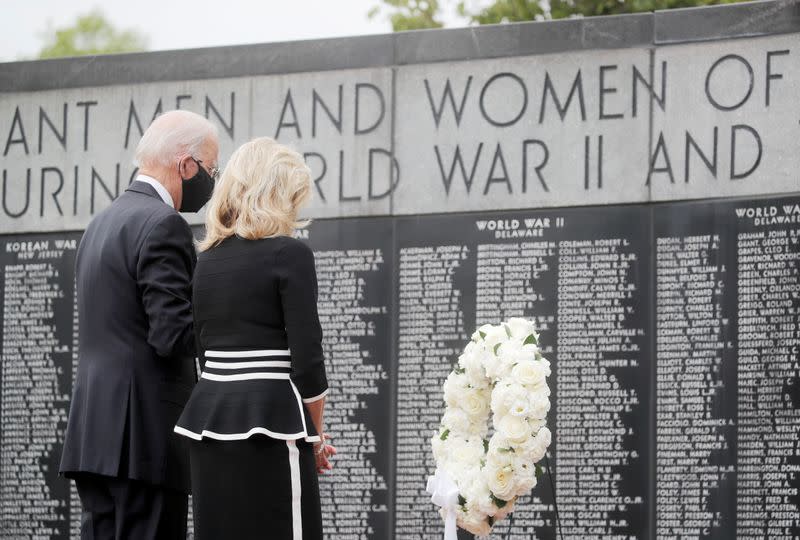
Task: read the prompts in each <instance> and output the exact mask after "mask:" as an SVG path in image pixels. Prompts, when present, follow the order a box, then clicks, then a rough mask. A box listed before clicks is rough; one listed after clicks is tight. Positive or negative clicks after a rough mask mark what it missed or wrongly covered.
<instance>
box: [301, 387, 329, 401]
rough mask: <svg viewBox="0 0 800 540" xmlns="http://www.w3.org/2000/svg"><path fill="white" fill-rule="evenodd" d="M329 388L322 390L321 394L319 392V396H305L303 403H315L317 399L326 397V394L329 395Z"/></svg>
mask: <svg viewBox="0 0 800 540" xmlns="http://www.w3.org/2000/svg"><path fill="white" fill-rule="evenodd" d="M328 390H329V389H328V388H326V389H325V391H324V392H322V393H321V394H319V395H318V396H314V397H310V398H303V403H314V402H315V401H319V400H321V399H322V398H324V397H325V396H327V395H328Z"/></svg>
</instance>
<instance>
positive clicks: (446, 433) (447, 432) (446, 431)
mask: <svg viewBox="0 0 800 540" xmlns="http://www.w3.org/2000/svg"><path fill="white" fill-rule="evenodd" d="M449 435H450V430H449V429H446V430H444V431H442V434H441V435H439V438H440V439H442V440H443V441H446V440H447V437H448V436H449Z"/></svg>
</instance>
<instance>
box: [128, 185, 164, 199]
mask: <svg viewBox="0 0 800 540" xmlns="http://www.w3.org/2000/svg"><path fill="white" fill-rule="evenodd" d="M125 191H133V192H134V193H141V194H142V195H147V196H148V197H153V198H154V199H158V200H159V201H161V202H164V201H163V200H162V199H161V196H160V195H159V194H158V192H157V191H156V188H154V187H153V186H151V185H150V184H148V183H147V182H140V181H138V180H134V181H133V182H131V185H129V186H128V189H126V190H125Z"/></svg>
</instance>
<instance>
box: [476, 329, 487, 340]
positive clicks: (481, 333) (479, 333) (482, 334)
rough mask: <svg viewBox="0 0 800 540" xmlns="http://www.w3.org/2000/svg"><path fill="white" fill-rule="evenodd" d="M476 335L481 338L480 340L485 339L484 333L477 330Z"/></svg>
mask: <svg viewBox="0 0 800 540" xmlns="http://www.w3.org/2000/svg"><path fill="white" fill-rule="evenodd" d="M478 335H480V336H481V339H486V332H481V331H480V330H478Z"/></svg>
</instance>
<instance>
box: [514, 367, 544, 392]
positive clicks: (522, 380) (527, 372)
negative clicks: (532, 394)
mask: <svg viewBox="0 0 800 540" xmlns="http://www.w3.org/2000/svg"><path fill="white" fill-rule="evenodd" d="M549 371H550V370H549V369H547V367H546V366H545V365H544V364H543V363H542V362H538V361H536V360H532V361H530V360H529V361H524V362H519V363H518V364H517V365H516V366H514V367H513V369H512V370H511V377H512V378H513V379H514V381H515V382H518V383H519V384H521V385H523V386H525V387H527V388H528V390H531V391H537V390H539V389H542V388H543V387H544V386H547V376H548V375H549V373H548V372H549Z"/></svg>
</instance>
